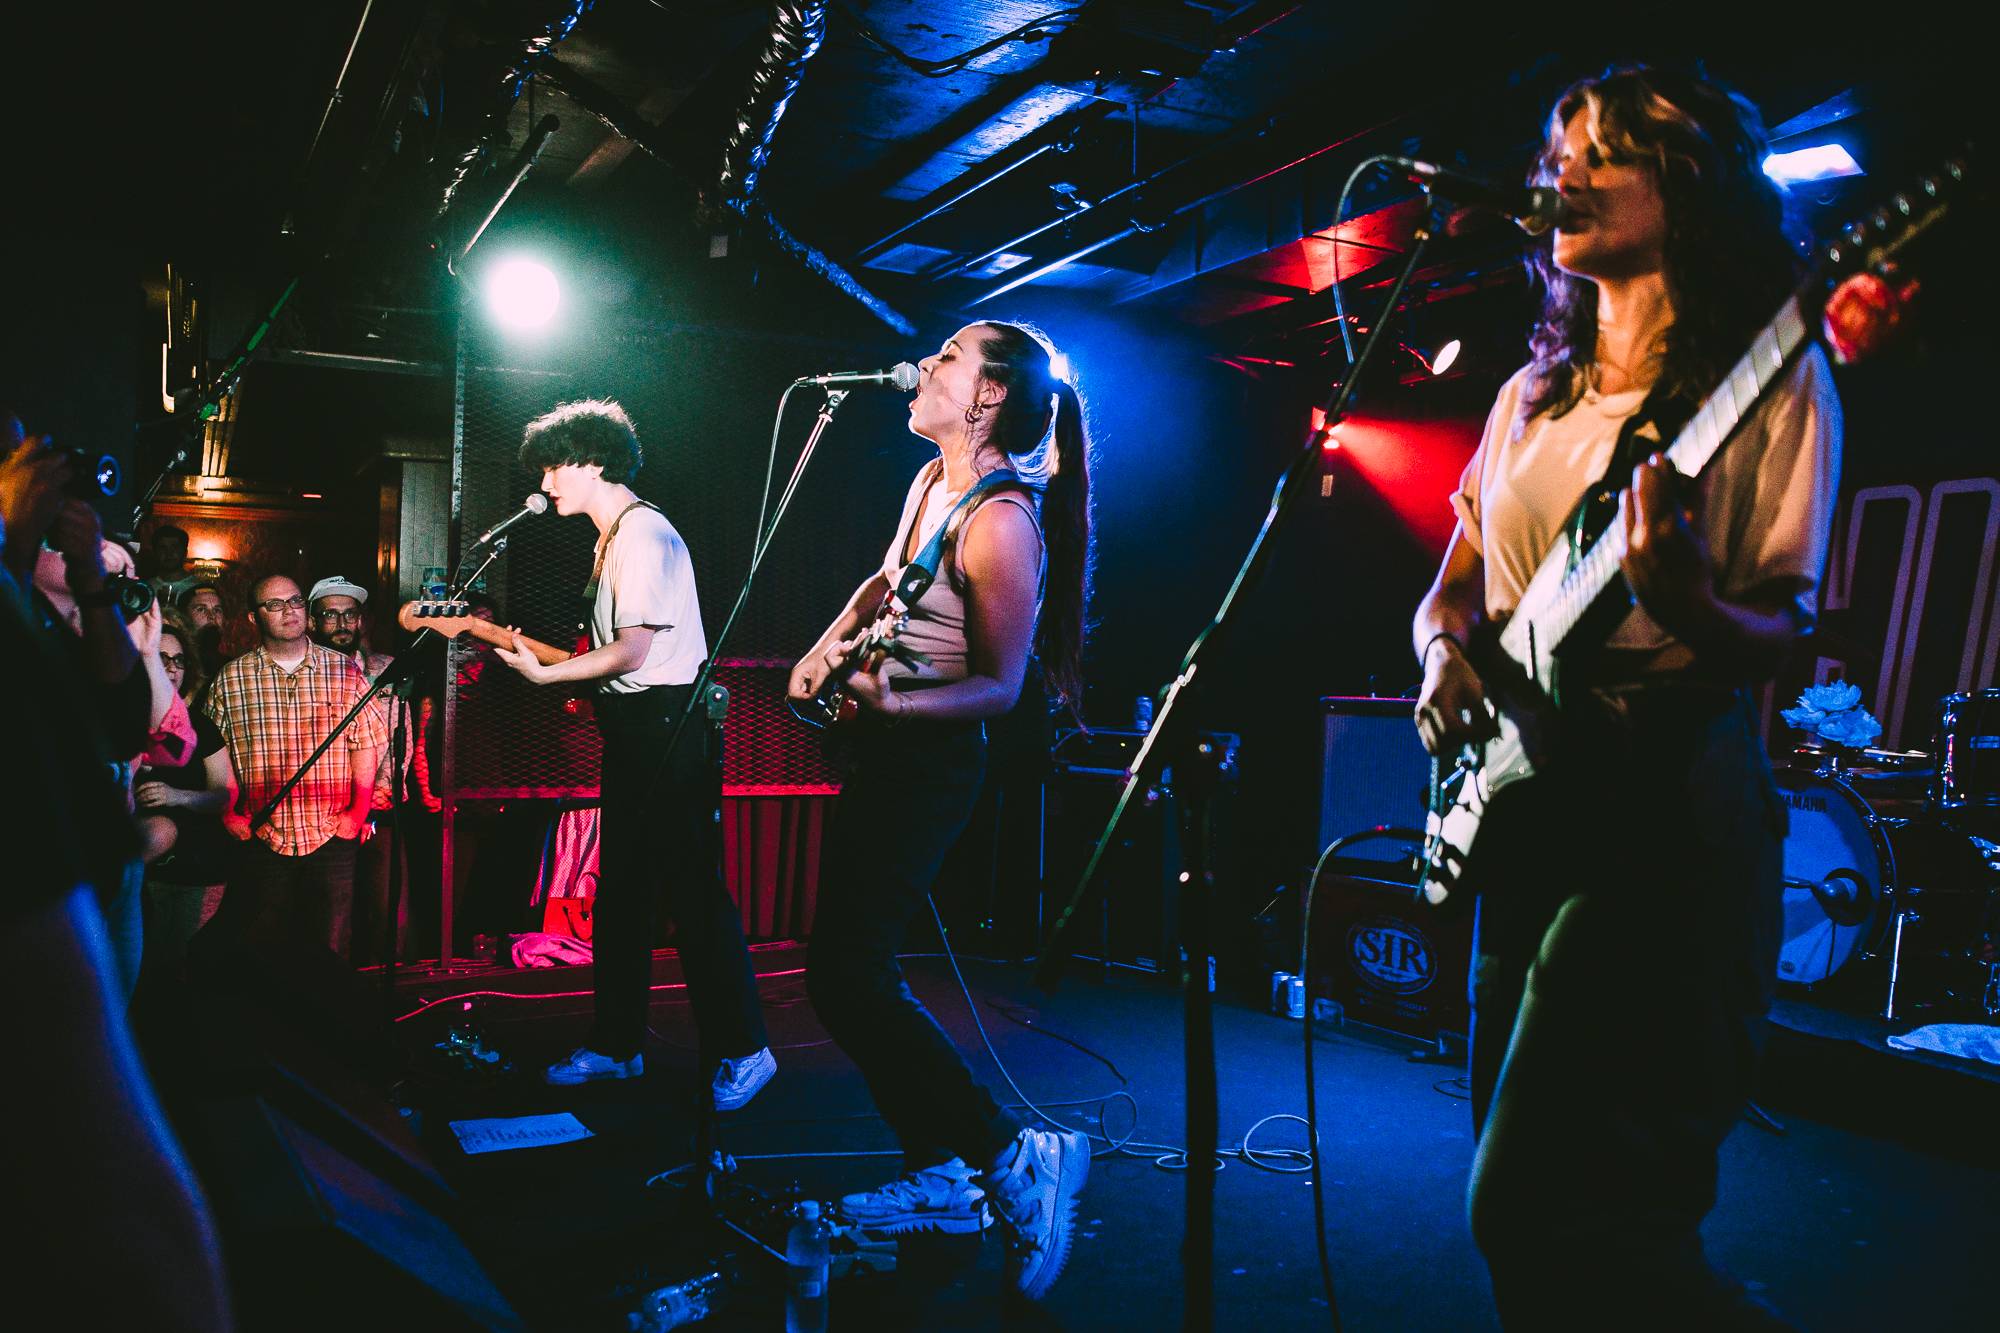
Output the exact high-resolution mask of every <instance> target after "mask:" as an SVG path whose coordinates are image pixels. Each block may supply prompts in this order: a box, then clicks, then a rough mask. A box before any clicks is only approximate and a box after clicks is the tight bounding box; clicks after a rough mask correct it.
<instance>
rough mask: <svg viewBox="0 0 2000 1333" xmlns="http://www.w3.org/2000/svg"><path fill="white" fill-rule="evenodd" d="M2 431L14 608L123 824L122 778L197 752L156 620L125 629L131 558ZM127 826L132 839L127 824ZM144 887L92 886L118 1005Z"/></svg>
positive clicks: (148, 615)
mask: <svg viewBox="0 0 2000 1333" xmlns="http://www.w3.org/2000/svg"><path fill="white" fill-rule="evenodd" d="M8 425H9V429H8V436H9V437H10V438H14V439H18V440H20V441H21V442H20V443H19V444H18V445H17V446H16V447H15V448H14V449H13V450H12V451H10V455H9V463H10V464H12V466H10V467H7V468H5V469H3V470H4V471H5V473H6V476H5V478H4V479H0V492H6V493H10V494H11V497H12V498H11V499H8V500H4V501H0V508H6V509H11V510H13V511H15V513H18V515H19V516H20V519H19V521H17V520H16V519H15V518H14V516H13V515H11V514H10V515H8V516H7V518H6V519H4V520H0V521H5V522H6V523H7V531H6V534H5V543H6V545H5V550H6V561H7V563H8V564H9V566H10V569H11V570H13V571H14V572H15V573H16V577H17V578H19V577H20V574H21V573H25V575H26V577H25V580H24V581H23V582H24V584H25V591H24V592H23V594H22V596H23V597H24V598H25V599H26V609H27V611H28V612H29V614H30V617H31V619H32V620H33V621H36V622H39V624H40V625H41V627H42V630H43V631H44V632H45V633H46V634H48V635H50V636H51V641H52V643H54V644H55V645H57V648H56V651H57V652H59V653H61V654H63V655H64V656H66V657H67V658H68V660H69V662H70V667H71V669H72V670H73V671H75V672H76V673H77V674H78V676H79V677H80V678H81V679H82V680H83V681H84V682H86V689H87V690H88V691H89V693H90V695H91V696H92V697H93V699H94V708H93V710H92V712H93V718H94V720H95V721H96V722H97V723H98V725H99V726H100V728H101V729H102V733H103V735H104V738H105V739H106V741H107V743H108V744H109V745H110V746H111V747H112V753H113V754H114V755H115V756H116V757H117V761H116V762H115V763H113V764H110V765H108V766H107V767H106V768H105V769H104V770H103V781H104V782H105V783H106V785H107V787H108V788H109V789H110V790H111V791H112V792H114V793H115V795H116V797H117V799H118V800H119V802H120V803H121V804H123V805H124V806H125V807H126V809H127V811H128V812H129V810H130V800H131V797H130V782H131V772H132V769H133V767H134V765H135V764H136V763H137V762H138V761H139V760H140V759H151V760H152V761H153V762H156V763H161V764H180V763H185V762H187V759H188V756H189V755H190V754H192V753H193V749H194V728H193V726H192V724H191V723H190V721H189V719H188V716H187V706H186V705H185V704H184V703H182V701H181V700H180V699H179V698H178V697H177V696H175V695H174V694H173V692H172V691H171V690H170V689H168V688H167V687H166V685H165V682H164V680H163V679H162V678H161V677H160V674H159V670H158V663H157V661H156V660H154V659H153V655H152V652H151V649H152V646H153V644H154V643H155V642H157V637H158V633H159V626H160V620H159V611H158V608H157V606H155V607H151V608H149V609H148V610H147V611H145V612H144V613H142V614H141V615H139V616H138V617H137V618H135V619H134V620H133V621H132V622H131V624H130V625H129V626H128V625H127V623H126V620H125V617H124V615H123V614H122V613H121V612H120V610H119V601H118V596H117V590H116V588H115V586H114V585H112V584H111V583H110V582H109V579H110V577H111V576H112V575H114V574H118V575H129V574H130V573H131V570H132V556H131V552H129V551H127V550H126V549H125V548H124V547H122V546H119V545H117V544H116V543H114V542H109V541H106V540H105V539H104V533H103V528H102V526H101V525H100V524H99V521H98V517H97V511H96V510H94V509H92V508H91V507H90V506H89V505H88V504H86V503H85V502H84V501H82V500H80V499H77V498H75V497H74V496H66V495H64V494H63V486H64V483H65V481H66V479H67V475H68V467H69V464H68V463H67V462H66V461H64V460H62V459H61V458H60V456H59V455H58V456H56V458H57V465H55V466H50V465H49V464H48V463H47V462H46V460H47V459H48V458H49V457H50V456H51V454H50V451H49V450H48V449H47V447H46V441H43V440H39V439H37V440H29V439H26V438H25V437H23V435H22V433H21V431H20V426H19V422H18V421H17V420H14V419H12V418H10V419H9V422H8ZM48 492H53V493H54V496H53V501H51V499H50V496H49V494H48ZM35 522H40V523H42V524H43V534H45V538H46V541H47V543H48V545H47V546H43V545H42V541H43V535H42V534H36V533H35V532H34V529H33V527H32V524H33V523H35ZM31 542H32V545H30V543H31ZM126 826H127V830H128V832H129V831H131V829H132V825H131V821H130V820H127V821H126ZM131 850H134V851H136V850H138V849H137V847H136V846H134V847H133V848H131ZM144 877H145V863H144V861H143V860H142V859H141V857H140V856H138V855H129V854H128V855H127V856H125V857H124V858H123V859H121V860H119V861H117V862H116V863H115V869H114V865H113V863H112V862H109V861H107V862H106V863H105V865H104V867H103V871H102V873H101V874H100V875H99V876H98V877H97V878H95V879H94V880H93V885H94V887H95V888H96V889H97V892H98V898H99V908H100V911H101V913H102V916H103V919H104V925H105V931H106V934H107V937H108V938H109V940H110V942H111V946H112V956H113V961H114V962H115V964H116V972H115V977H116V980H117V984H118V986H119V990H120V993H121V994H122V995H123V996H124V998H125V999H127V1000H130V998H131V996H132V988H133V987H134V986H135V985H136V984H137V982H138V978H139V964H140V958H141V954H142V950H143V947H144V939H145V936H144V929H143V925H142V920H143V917H142V912H143V909H142V906H141V895H142V885H143V882H144Z"/></svg>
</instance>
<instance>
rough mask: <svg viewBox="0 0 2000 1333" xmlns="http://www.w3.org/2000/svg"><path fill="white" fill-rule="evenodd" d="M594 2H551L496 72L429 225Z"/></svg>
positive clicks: (453, 197)
mask: <svg viewBox="0 0 2000 1333" xmlns="http://www.w3.org/2000/svg"><path fill="white" fill-rule="evenodd" d="M594 3H595V0H554V3H552V4H551V5H550V6H549V9H550V11H551V12H550V14H549V18H548V21H547V22H545V23H544V24H542V26H541V27H540V28H538V29H536V30H535V31H534V32H532V33H530V34H529V35H528V36H527V37H525V38H523V39H522V41H521V43H520V47H519V49H518V51H517V53H516V55H515V58H514V61H513V63H512V64H510V65H508V66H507V67H506V68H505V69H503V70H501V71H500V77H499V82H498V85H497V86H495V87H493V88H492V89H491V91H490V94H489V98H490V102H491V105H489V106H488V108H487V111H486V115H485V116H484V117H483V118H482V119H481V120H480V122H479V127H478V129H477V130H476V131H475V132H474V133H473V135H472V143H471V145H470V146H469V147H467V148H466V149H465V151H464V152H462V153H460V154H459V156H458V160H457V161H456V162H454V163H453V164H452V170H451V178H450V179H449V180H448V181H446V182H445V187H444V196H443V197H442V198H441V199H439V200H438V206H437V209H436V211H435V212H433V213H432V214H431V220H432V221H433V222H439V221H442V220H443V219H444V216H445V214H447V213H449V212H450V211H451V206H452V203H453V202H454V201H455V200H456V199H457V197H458V191H459V189H460V187H462V186H463V185H464V184H465V182H466V180H467V178H469V177H470V176H471V175H472V172H473V168H475V167H477V166H478V165H479V163H480V161H481V159H483V158H484V157H485V156H486V154H487V153H488V152H490V151H491V150H492V147H493V144H494V143H495V141H496V140H497V139H498V138H499V137H500V136H501V134H502V132H503V131H504V130H505V128H506V125H507V115H508V113H509V112H510V111H512V110H513V109H514V103H516V102H518V101H520V100H521V93H522V90H523V89H525V88H526V87H527V86H528V81H529V80H530V79H532V78H534V77H535V74H536V73H537V72H538V71H539V70H540V68H541V66H542V65H544V64H545V63H547V62H548V60H549V57H550V53H552V52H553V51H554V50H555V49H556V47H558V46H560V45H561V44H562V42H563V40H564V39H565V38H567V37H568V36H569V35H570V33H571V32H573V31H575V29H576V25H577V21H578V20H579V19H581V18H582V17H583V16H584V15H585V14H586V13H588V12H589V10H590V7H591V5H592V4H594Z"/></svg>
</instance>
